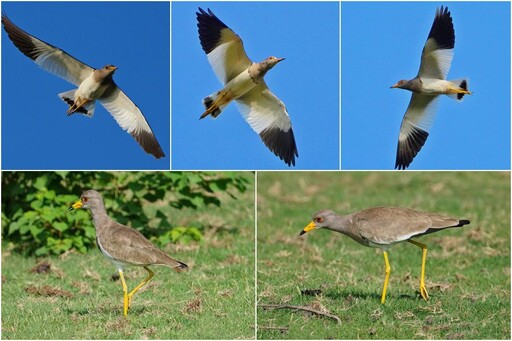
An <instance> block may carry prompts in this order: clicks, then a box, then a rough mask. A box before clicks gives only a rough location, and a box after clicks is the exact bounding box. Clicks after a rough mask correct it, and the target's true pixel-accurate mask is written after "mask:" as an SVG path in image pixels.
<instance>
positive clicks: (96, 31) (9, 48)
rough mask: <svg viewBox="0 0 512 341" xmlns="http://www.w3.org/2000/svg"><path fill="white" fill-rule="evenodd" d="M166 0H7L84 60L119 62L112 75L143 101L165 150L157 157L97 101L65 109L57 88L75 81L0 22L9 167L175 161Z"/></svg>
mask: <svg viewBox="0 0 512 341" xmlns="http://www.w3.org/2000/svg"><path fill="white" fill-rule="evenodd" d="M169 6H170V5H169V3H166V2H159V3H155V2H137V3H135V2H130V3H120V2H87V3H85V2H76V3H75V2H65V3H62V2H44V3H39V2H23V3H22V2H17V3H12V2H11V3H9V2H2V10H3V11H4V12H5V13H6V14H7V15H8V16H9V18H10V19H11V20H12V21H13V22H14V23H15V24H16V25H18V26H19V27H21V28H22V29H23V30H25V31H27V32H28V33H30V34H32V35H34V36H36V37H38V38H39V39H42V40H44V41H46V42H47V43H50V44H52V45H54V46H57V47H59V48H61V49H63V50H64V51H66V52H68V53H69V54H71V55H72V56H74V57H75V58H77V59H79V60H81V61H82V62H84V63H86V64H88V65H90V66H92V67H95V68H100V67H103V66H104V65H106V64H113V65H116V66H117V67H118V68H119V69H118V70H117V71H116V73H115V75H114V80H115V81H116V83H117V84H118V85H119V87H120V88H121V89H123V91H124V92H125V93H126V94H127V95H128V96H129V97H130V98H131V99H132V100H133V102H134V103H135V104H136V105H137V106H139V108H140V109H141V111H142V112H143V113H144V115H145V116H146V119H147V120H148V122H149V124H150V125H151V127H152V129H153V131H154V133H155V135H156V137H157V139H158V141H159V142H160V145H161V146H162V148H163V150H164V152H165V154H166V155H167V157H165V158H163V159H160V160H156V159H155V158H154V157H153V156H152V155H149V154H146V153H145V152H144V151H143V150H142V148H141V147H140V146H139V145H138V143H137V142H136V141H135V140H134V139H133V138H132V137H131V136H130V135H129V134H127V133H126V132H125V131H123V130H122V129H121V128H120V127H119V126H118V125H117V123H116V122H115V121H114V119H113V118H112V117H111V115H110V114H109V113H108V112H107V111H106V110H105V109H104V108H103V107H102V106H101V105H100V104H99V103H98V104H97V105H96V111H95V114H94V117H93V118H92V119H89V118H87V117H85V116H82V115H78V114H76V115H72V116H70V117H67V116H66V110H67V105H66V104H65V103H64V102H63V101H61V100H60V98H59V97H58V96H57V94H58V93H60V92H64V91H67V90H71V89H73V88H74V86H73V85H72V84H70V83H68V82H66V81H65V80H62V79H60V78H58V77H56V76H54V75H52V74H50V73H47V72H46V71H44V70H42V69H41V68H39V67H38V66H37V65H36V64H35V63H34V62H32V61H31V60H30V59H29V58H27V57H26V56H25V55H23V54H22V53H21V52H20V51H19V50H18V49H17V48H16V47H15V46H14V45H13V44H12V42H11V41H10V40H9V38H8V37H7V34H6V33H5V31H4V30H3V28H2V168H3V169H169V165H170V158H169V155H170V148H169V143H170V98H169V97H170V86H169V79H170V65H169V59H170V46H169V45H170V32H169V27H170V9H169Z"/></svg>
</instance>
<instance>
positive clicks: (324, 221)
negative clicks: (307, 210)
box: [300, 210, 338, 235]
mask: <svg viewBox="0 0 512 341" xmlns="http://www.w3.org/2000/svg"><path fill="white" fill-rule="evenodd" d="M337 217H338V215H337V214H336V213H335V212H334V211H332V210H320V211H318V212H316V213H315V214H313V217H312V218H311V222H310V223H309V225H308V226H306V227H305V228H304V229H303V230H302V231H301V232H300V235H303V234H304V233H307V232H309V231H312V230H314V229H320V228H330V227H333V226H335V223H336V219H337Z"/></svg>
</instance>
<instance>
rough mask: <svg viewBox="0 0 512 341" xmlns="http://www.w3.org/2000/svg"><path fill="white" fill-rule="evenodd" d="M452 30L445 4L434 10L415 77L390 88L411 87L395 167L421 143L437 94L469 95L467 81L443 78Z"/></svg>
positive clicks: (448, 61)
mask: <svg viewBox="0 0 512 341" xmlns="http://www.w3.org/2000/svg"><path fill="white" fill-rule="evenodd" d="M454 45H455V31H454V29H453V23H452V17H451V16H450V12H449V11H448V8H447V7H445V8H443V6H441V8H440V9H439V8H438V9H437V10H436V16H435V18H434V23H433V24H432V28H431V29H430V33H429V35H428V38H427V41H426V43H425V46H424V47H423V52H422V54H421V64H420V70H419V72H418V75H417V76H416V78H413V79H411V80H401V81H399V82H398V83H396V84H395V85H393V86H391V88H399V89H405V90H409V91H412V97H411V101H410V102H409V107H407V111H406V112H405V115H404V118H403V120H402V125H401V127H400V134H399V136H398V147H397V152H396V163H395V168H398V169H406V168H407V167H409V165H410V164H411V162H412V160H413V159H414V157H415V156H416V154H418V152H419V151H420V149H421V147H423V145H424V144H425V141H426V140H427V137H428V130H429V128H430V125H431V123H432V121H433V119H434V114H435V109H436V105H437V99H438V96H439V95H448V96H450V97H452V98H454V99H456V100H459V101H460V100H462V98H463V97H464V95H470V94H471V92H470V91H468V81H467V80H466V79H462V80H452V81H449V80H446V76H447V74H448V70H450V65H451V62H452V58H453V48H454Z"/></svg>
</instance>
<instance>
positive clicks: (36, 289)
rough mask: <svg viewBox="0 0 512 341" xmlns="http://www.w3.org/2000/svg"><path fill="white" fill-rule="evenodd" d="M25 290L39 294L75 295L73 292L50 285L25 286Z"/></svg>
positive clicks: (50, 295)
mask: <svg viewBox="0 0 512 341" xmlns="http://www.w3.org/2000/svg"><path fill="white" fill-rule="evenodd" d="M25 291H26V292H28V293H29V294H33V295H37V296H49V297H52V296H56V297H73V294H72V293H71V292H69V291H66V290H61V289H59V288H52V287H51V286H49V285H45V286H43V287H36V286H30V287H27V288H25Z"/></svg>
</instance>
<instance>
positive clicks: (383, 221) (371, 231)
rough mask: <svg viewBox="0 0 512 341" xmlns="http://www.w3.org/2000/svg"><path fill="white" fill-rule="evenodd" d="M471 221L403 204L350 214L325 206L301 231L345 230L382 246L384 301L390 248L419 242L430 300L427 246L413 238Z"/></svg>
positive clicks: (364, 242)
mask: <svg viewBox="0 0 512 341" xmlns="http://www.w3.org/2000/svg"><path fill="white" fill-rule="evenodd" d="M469 223H470V222H469V220H464V219H462V220H461V219H456V218H451V217H449V216H446V215H442V214H437V213H429V212H422V211H417V210H413V209H408V208H401V207H373V208H368V209H364V210H362V211H358V212H355V213H352V214H348V215H338V214H336V213H335V212H334V211H332V210H329V209H324V210H320V211H318V212H316V213H315V214H314V215H313V218H312V221H311V222H310V223H309V224H308V225H307V226H306V227H305V228H304V229H303V230H302V231H301V232H300V235H303V234H305V233H307V232H310V231H312V230H314V229H320V228H325V229H328V230H331V231H335V232H339V233H342V234H344V235H346V236H348V237H350V238H352V239H353V240H355V241H356V242H358V243H359V244H361V245H364V246H368V247H374V248H380V249H382V251H383V253H384V262H385V265H386V270H385V273H386V277H385V279H384V287H383V289H382V296H381V303H382V304H384V303H385V302H386V292H387V287H388V282H389V275H390V274H391V266H390V265H389V260H388V252H387V250H388V249H389V248H391V247H392V246H393V245H395V244H398V243H401V242H404V241H407V242H409V243H411V244H413V245H416V246H419V247H420V248H421V250H422V260H421V275H420V294H421V297H423V299H424V300H425V301H427V300H428V298H429V296H428V292H427V288H426V286H425V263H426V260H427V246H426V245H425V244H422V243H420V242H417V241H415V240H412V239H411V238H415V237H420V236H424V235H426V234H430V233H434V232H438V231H441V230H444V229H448V228H456V227H462V226H464V225H467V224H469Z"/></svg>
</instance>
